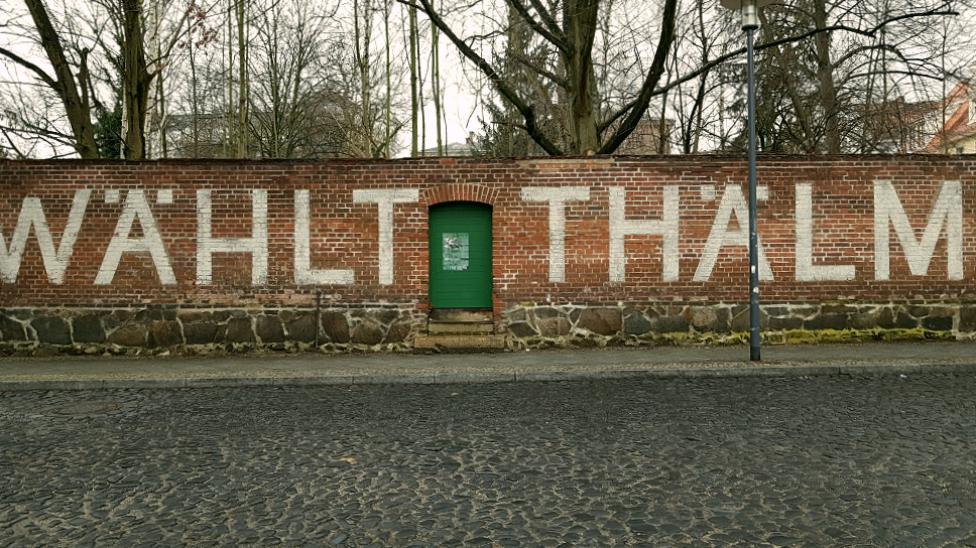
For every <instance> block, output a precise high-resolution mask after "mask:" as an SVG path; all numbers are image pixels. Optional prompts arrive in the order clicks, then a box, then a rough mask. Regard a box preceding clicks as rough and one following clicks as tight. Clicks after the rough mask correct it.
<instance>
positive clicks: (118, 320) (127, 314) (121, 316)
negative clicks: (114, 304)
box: [102, 310, 135, 329]
mask: <svg viewBox="0 0 976 548" xmlns="http://www.w3.org/2000/svg"><path fill="white" fill-rule="evenodd" d="M134 315H135V314H133V313H132V311H131V310H113V311H112V312H110V313H109V314H108V315H106V316H105V317H104V318H103V319H102V325H104V326H105V329H115V328H117V327H122V326H123V325H125V324H127V323H128V322H129V320H131V319H132V317H133V316H134Z"/></svg>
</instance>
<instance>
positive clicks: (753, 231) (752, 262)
mask: <svg viewBox="0 0 976 548" xmlns="http://www.w3.org/2000/svg"><path fill="white" fill-rule="evenodd" d="M774 1H775V0H721V4H722V7H724V8H727V9H731V10H737V11H738V12H739V13H740V14H741V16H742V30H744V31H745V32H746V51H747V54H746V74H747V76H746V78H747V80H748V99H747V101H746V102H747V109H748V111H749V112H748V116H749V122H748V123H749V359H750V360H752V361H759V360H760V347H761V345H762V342H761V339H760V336H759V236H758V229H757V228H756V202H757V200H756V71H755V62H754V56H753V41H754V37H755V33H756V30H757V29H758V28H759V8H761V7H763V6H765V5H767V4H771V3H773V2H774Z"/></svg>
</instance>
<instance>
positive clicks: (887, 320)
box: [875, 306, 895, 329]
mask: <svg viewBox="0 0 976 548" xmlns="http://www.w3.org/2000/svg"><path fill="white" fill-rule="evenodd" d="M875 325H876V326H877V327H880V328H882V329H891V328H893V327H895V314H894V312H892V311H891V308H889V307H887V306H886V307H884V308H882V309H880V310H878V312H877V316H876V318H875Z"/></svg>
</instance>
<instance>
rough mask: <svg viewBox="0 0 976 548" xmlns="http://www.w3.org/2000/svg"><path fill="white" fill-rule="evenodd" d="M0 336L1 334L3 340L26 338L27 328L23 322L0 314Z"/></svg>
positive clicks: (22, 339) (23, 339) (21, 339)
mask: <svg viewBox="0 0 976 548" xmlns="http://www.w3.org/2000/svg"><path fill="white" fill-rule="evenodd" d="M0 336H3V340H5V341H26V340H28V338H27V328H25V327H24V324H22V323H20V322H18V321H16V320H12V319H10V318H8V317H7V316H0Z"/></svg>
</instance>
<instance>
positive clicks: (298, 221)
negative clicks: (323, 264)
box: [295, 190, 356, 285]
mask: <svg viewBox="0 0 976 548" xmlns="http://www.w3.org/2000/svg"><path fill="white" fill-rule="evenodd" d="M309 216H310V215H309V193H308V191H307V190H296V191H295V283H296V284H298V285H332V284H337V285H338V284H351V283H353V281H355V279H356V276H355V273H354V272H353V271H352V270H312V267H311V264H312V259H311V254H312V253H311V249H310V244H309V239H310V238H311V235H310V229H309Z"/></svg>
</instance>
